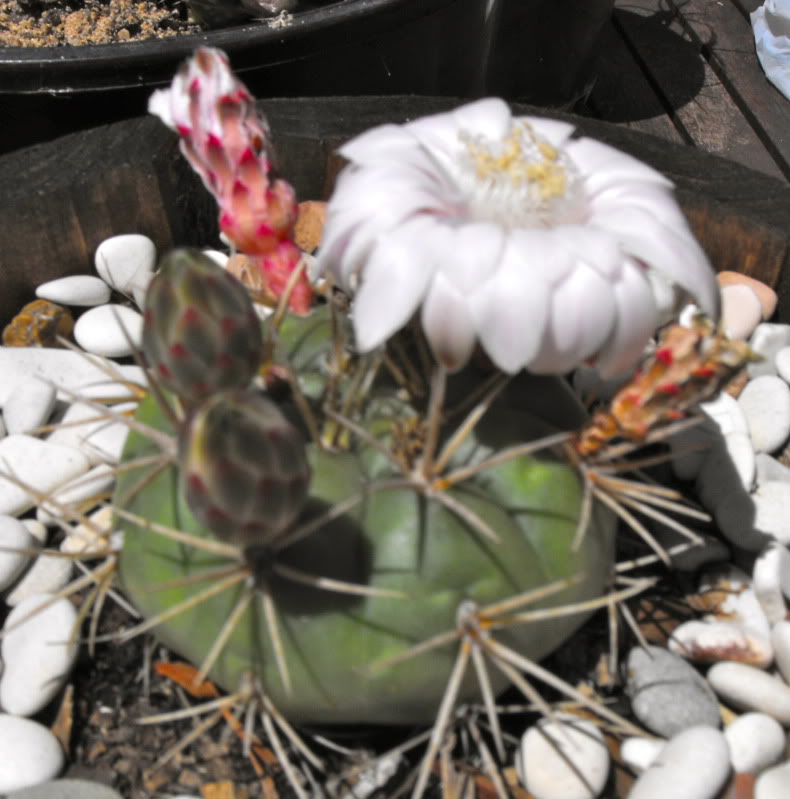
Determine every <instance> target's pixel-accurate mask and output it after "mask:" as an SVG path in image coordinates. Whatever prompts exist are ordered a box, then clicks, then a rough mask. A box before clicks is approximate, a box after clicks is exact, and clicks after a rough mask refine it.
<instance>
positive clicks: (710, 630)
mask: <svg viewBox="0 0 790 799" xmlns="http://www.w3.org/2000/svg"><path fill="white" fill-rule="evenodd" d="M668 646H669V651H670V652H674V653H675V654H676V655H680V657H684V658H687V659H688V660H692V661H694V662H695V663H717V662H718V661H720V660H734V661H737V662H738V663H749V664H751V665H752V666H757V667H758V668H761V669H765V668H768V666H770V665H771V663H772V662H773V659H774V651H773V646H772V645H771V641H770V639H769V638H768V636H767V635H765V636H763V635H758V634H757V633H754V632H752V631H750V630H746V629H744V628H743V627H741V626H739V625H738V624H732V623H730V622H724V621H718V622H717V621H711V622H707V621H698V620H692V621H687V622H684V623H683V624H680V625H678V626H677V627H676V628H675V629H674V630H673V631H672V635H671V636H670V638H669V642H668Z"/></svg>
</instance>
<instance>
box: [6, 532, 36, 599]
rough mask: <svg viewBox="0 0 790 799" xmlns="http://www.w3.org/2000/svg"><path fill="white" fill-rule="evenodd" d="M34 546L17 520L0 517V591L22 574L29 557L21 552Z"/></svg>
mask: <svg viewBox="0 0 790 799" xmlns="http://www.w3.org/2000/svg"><path fill="white" fill-rule="evenodd" d="M34 546H35V541H34V540H33V536H32V535H30V533H29V532H28V529H27V527H25V525H24V524H22V522H20V521H19V519H15V518H14V517H13V516H0V591H5V590H6V588H8V586H10V585H11V584H12V583H13V582H14V580H16V578H17V577H19V575H20V574H22V572H23V571H24V569H25V567H26V566H27V564H28V563H29V562H30V555H29V554H27V553H26V552H23V551H22V550H25V549H31V548H32V547H34Z"/></svg>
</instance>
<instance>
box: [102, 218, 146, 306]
mask: <svg viewBox="0 0 790 799" xmlns="http://www.w3.org/2000/svg"><path fill="white" fill-rule="evenodd" d="M94 263H95V265H96V272H97V273H98V275H99V277H100V278H101V279H102V280H103V281H104V282H105V283H107V285H109V286H111V287H112V288H114V289H117V290H118V291H120V292H121V293H122V294H126V295H127V296H130V295H131V293H132V286H133V284H134V281H135V278H136V277H137V276H138V273H140V274H145V273H146V272H153V270H154V266H155V265H156V246H155V245H154V243H153V241H151V239H149V238H148V236H143V235H141V234H139V233H125V234H123V235H120V236H112V237H111V238H109V239H105V240H104V241H103V242H102V243H101V244H100V245H99V246H98V247H97V249H96V255H95V257H94Z"/></svg>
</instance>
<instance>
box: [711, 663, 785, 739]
mask: <svg viewBox="0 0 790 799" xmlns="http://www.w3.org/2000/svg"><path fill="white" fill-rule="evenodd" d="M707 677H708V682H709V683H710V685H711V686H712V687H713V690H714V691H716V693H717V694H718V695H719V696H721V697H722V699H724V701H725V702H727V703H729V704H732V705H734V706H735V707H737V708H739V709H741V710H752V711H756V712H758V713H766V714H767V715H769V716H771V717H772V718H775V719H776V720H777V721H778V722H779V723H780V724H782V725H783V726H785V727H787V726H790V686H788V685H787V684H786V683H785V682H783V681H782V680H780V679H779V678H778V677H773V676H771V675H770V674H767V673H766V672H764V671H760V669H757V668H755V667H754V666H747V665H745V664H743V663H717V664H716V665H715V666H711V668H710V669H709V670H708V675H707Z"/></svg>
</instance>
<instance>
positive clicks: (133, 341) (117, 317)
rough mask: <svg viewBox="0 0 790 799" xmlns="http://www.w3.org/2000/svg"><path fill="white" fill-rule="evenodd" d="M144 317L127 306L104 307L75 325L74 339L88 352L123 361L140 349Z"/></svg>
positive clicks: (89, 312) (88, 313)
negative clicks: (123, 358)
mask: <svg viewBox="0 0 790 799" xmlns="http://www.w3.org/2000/svg"><path fill="white" fill-rule="evenodd" d="M142 334H143V317H142V316H141V315H140V314H139V313H138V312H137V311H135V310H133V309H132V308H127V307H126V306H124V305H100V306H98V307H97V308H91V309H90V310H89V311H86V312H85V313H84V314H83V315H82V316H81V317H80V318H79V319H78V320H77V324H76V325H74V339H75V341H76V342H77V344H79V345H80V347H82V348H83V349H84V350H86V351H87V352H92V353H94V354H96V355H103V356H105V357H107V358H122V357H124V356H126V355H131V354H132V353H133V352H134V351H135V350H136V349H139V348H140V342H141V340H142Z"/></svg>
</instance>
